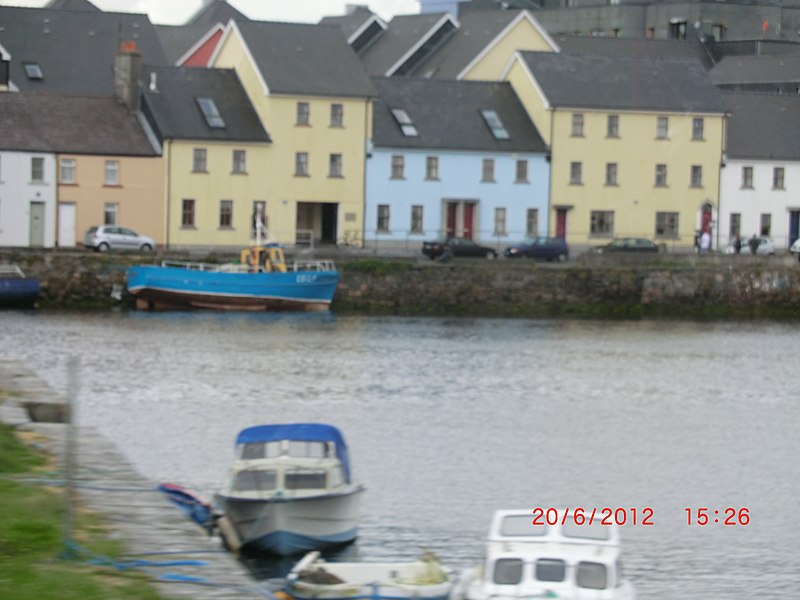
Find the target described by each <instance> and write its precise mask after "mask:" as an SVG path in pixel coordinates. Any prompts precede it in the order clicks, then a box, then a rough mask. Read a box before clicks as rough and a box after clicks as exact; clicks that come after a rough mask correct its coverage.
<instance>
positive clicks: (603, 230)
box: [589, 210, 614, 237]
mask: <svg viewBox="0 0 800 600" xmlns="http://www.w3.org/2000/svg"><path fill="white" fill-rule="evenodd" d="M589 233H590V234H591V235H593V236H595V237H613V236H614V211H613V210H593V211H592V214H591V216H590V223H589Z"/></svg>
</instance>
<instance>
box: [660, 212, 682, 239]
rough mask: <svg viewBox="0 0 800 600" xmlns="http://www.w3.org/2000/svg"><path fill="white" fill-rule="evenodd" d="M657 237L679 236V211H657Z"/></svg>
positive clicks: (673, 237)
mask: <svg viewBox="0 0 800 600" xmlns="http://www.w3.org/2000/svg"><path fill="white" fill-rule="evenodd" d="M656 237H657V238H671V239H675V238H677V237H678V213H676V212H657V213H656Z"/></svg>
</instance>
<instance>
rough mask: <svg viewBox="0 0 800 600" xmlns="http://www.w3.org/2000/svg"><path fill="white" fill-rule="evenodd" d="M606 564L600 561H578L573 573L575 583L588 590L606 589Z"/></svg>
mask: <svg viewBox="0 0 800 600" xmlns="http://www.w3.org/2000/svg"><path fill="white" fill-rule="evenodd" d="M606 580H607V576H606V566H605V565H604V564H601V563H593V562H583V561H581V562H579V563H578V570H577V572H576V573H575V583H577V584H578V587H579V588H586V589H590V590H604V589H606V585H607V584H606Z"/></svg>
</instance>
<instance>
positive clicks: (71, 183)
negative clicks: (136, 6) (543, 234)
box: [58, 181, 775, 189]
mask: <svg viewBox="0 0 800 600" xmlns="http://www.w3.org/2000/svg"><path fill="white" fill-rule="evenodd" d="M58 185H61V186H64V187H78V184H77V183H76V182H74V181H61V182H59V184H58ZM772 189H775V188H772Z"/></svg>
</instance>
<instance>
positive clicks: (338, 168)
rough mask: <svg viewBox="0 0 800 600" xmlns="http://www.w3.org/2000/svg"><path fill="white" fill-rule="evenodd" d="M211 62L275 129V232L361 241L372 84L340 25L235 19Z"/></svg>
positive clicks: (300, 239)
mask: <svg viewBox="0 0 800 600" xmlns="http://www.w3.org/2000/svg"><path fill="white" fill-rule="evenodd" d="M209 66H212V67H216V68H230V69H234V70H235V71H236V73H237V74H238V76H239V79H240V80H241V82H242V85H243V86H244V89H245V90H246V93H247V96H248V97H249V99H250V102H252V104H253V106H254V107H255V110H256V112H257V114H258V117H259V119H260V120H261V122H262V123H263V124H264V126H265V127H266V129H267V130H268V131H269V134H270V138H271V140H272V149H271V152H272V158H271V163H270V164H271V168H270V190H271V198H272V200H273V201H272V203H271V204H270V205H269V206H268V207H267V215H268V218H269V228H270V233H271V234H272V235H273V236H274V237H276V238H277V239H278V240H279V241H281V242H285V243H304V242H306V241H309V240H314V241H315V242H317V243H319V242H322V243H333V242H336V241H337V240H342V239H348V240H349V241H356V242H357V243H361V242H362V240H363V228H364V188H365V160H366V159H367V149H366V140H368V139H369V137H370V127H371V122H372V99H373V98H374V96H375V90H374V87H373V86H372V83H371V82H370V80H369V78H368V77H367V75H366V73H365V71H364V69H363V67H362V65H361V64H360V63H359V61H358V59H357V58H356V55H355V53H354V52H353V51H352V49H351V48H350V47H349V46H348V45H347V41H346V40H345V38H344V36H343V34H342V33H341V31H340V30H339V28H338V27H334V26H320V25H306V24H294V23H267V22H234V21H231V22H230V23H229V24H228V26H227V28H226V31H225V34H224V36H223V38H222V40H221V41H220V43H219V45H218V47H217V50H216V52H215V54H214V56H212V58H211V61H210V63H209Z"/></svg>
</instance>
